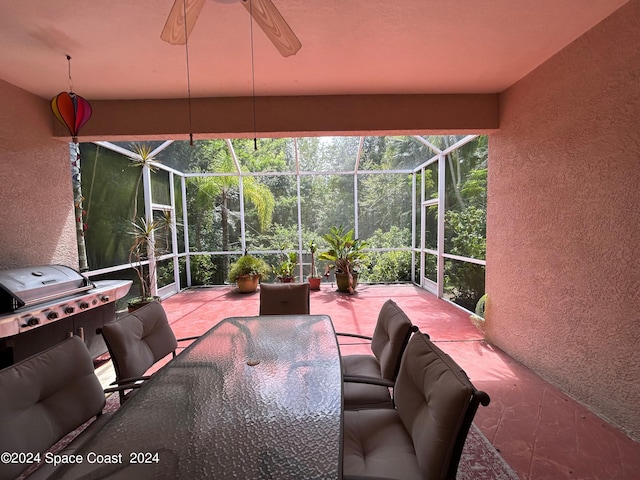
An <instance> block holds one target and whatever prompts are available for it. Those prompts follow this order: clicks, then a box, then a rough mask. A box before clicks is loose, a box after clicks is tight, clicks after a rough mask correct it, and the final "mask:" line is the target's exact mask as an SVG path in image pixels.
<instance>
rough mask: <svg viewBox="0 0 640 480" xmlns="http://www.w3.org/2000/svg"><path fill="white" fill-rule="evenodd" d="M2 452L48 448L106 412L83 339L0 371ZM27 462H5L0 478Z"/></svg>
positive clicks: (66, 341) (70, 339) (100, 389)
mask: <svg viewBox="0 0 640 480" xmlns="http://www.w3.org/2000/svg"><path fill="white" fill-rule="evenodd" d="M0 385H1V388H0V425H1V429H2V430H1V433H0V452H44V451H46V450H47V449H48V448H49V447H51V446H52V445H53V444H54V443H56V442H57V441H58V440H60V439H61V438H62V437H63V436H65V435H66V434H67V433H69V432H71V431H73V430H75V429H76V428H77V427H79V426H80V425H82V424H83V423H85V422H86V421H87V420H89V419H90V418H91V417H94V416H96V415H98V414H100V412H101V411H102V408H103V407H104V404H105V396H104V392H103V391H102V386H101V385H100V382H99V381H98V378H97V377H96V375H95V373H94V370H93V361H92V359H91V355H90V354H89V351H88V350H87V347H86V345H85V344H84V342H83V341H82V340H81V339H80V338H79V337H76V336H74V337H71V338H69V339H67V340H64V341H63V342H61V343H59V344H57V345H55V346H53V347H51V348H49V349H48V350H45V351H44V352H42V353H40V354H38V355H34V356H33V357H29V358H27V359H25V360H23V361H21V362H18V363H16V364H15V365H12V366H10V367H7V368H5V369H3V370H2V371H0ZM28 466H29V465H24V464H22V465H18V464H5V465H2V468H1V469H0V479H9V478H14V477H15V476H16V475H17V474H19V473H20V472H21V471H22V470H24V469H25V468H26V467H28Z"/></svg>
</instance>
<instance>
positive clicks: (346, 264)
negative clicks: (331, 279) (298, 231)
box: [318, 226, 367, 293]
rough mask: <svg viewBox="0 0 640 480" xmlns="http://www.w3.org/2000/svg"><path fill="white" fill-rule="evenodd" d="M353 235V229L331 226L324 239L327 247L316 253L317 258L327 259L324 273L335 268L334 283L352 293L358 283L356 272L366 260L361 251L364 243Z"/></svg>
mask: <svg viewBox="0 0 640 480" xmlns="http://www.w3.org/2000/svg"><path fill="white" fill-rule="evenodd" d="M353 237H354V230H353V229H351V230H349V231H348V232H345V231H344V227H343V226H339V227H331V230H330V232H329V233H327V234H326V235H323V237H322V238H323V239H324V241H325V242H326V243H327V245H328V246H329V249H328V250H327V251H325V252H322V253H321V254H320V255H318V259H319V260H327V261H328V262H329V264H328V265H327V268H326V271H325V275H328V274H329V271H330V270H332V269H333V270H335V274H336V284H337V285H338V290H339V291H340V292H349V293H354V292H355V290H356V287H357V285H358V272H359V271H360V268H361V267H362V266H363V264H364V262H365V261H366V258H367V257H366V254H365V253H364V252H363V249H364V247H365V246H366V243H365V242H364V241H362V240H358V239H357V238H353Z"/></svg>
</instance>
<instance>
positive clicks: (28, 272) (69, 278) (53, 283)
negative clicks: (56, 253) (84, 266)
mask: <svg viewBox="0 0 640 480" xmlns="http://www.w3.org/2000/svg"><path fill="white" fill-rule="evenodd" d="M91 288H93V284H92V283H91V282H90V281H89V280H88V279H87V278H86V277H84V276H82V275H81V274H80V273H78V272H76V271H75V270H74V269H72V268H69V267H66V266H64V265H41V266H32V267H23V268H15V269H10V270H0V313H7V312H12V311H14V310H16V309H18V308H21V307H24V306H27V305H35V304H37V303H41V302H44V301H47V300H52V299H54V298H60V297H64V296H68V295H74V294H76V293H78V292H83V291H86V290H89V289H91Z"/></svg>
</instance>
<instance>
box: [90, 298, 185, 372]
mask: <svg viewBox="0 0 640 480" xmlns="http://www.w3.org/2000/svg"><path fill="white" fill-rule="evenodd" d="M102 335H103V336H104V340H105V342H106V344H107V347H108V348H109V353H110V354H111V358H112V359H113V362H114V367H115V369H116V375H117V378H118V380H124V379H128V378H136V377H140V376H141V375H144V373H145V372H146V371H147V370H148V369H149V367H151V366H152V365H153V364H154V363H155V362H157V361H158V360H160V359H162V358H164V357H166V356H167V355H168V354H170V353H172V352H174V351H175V350H176V348H177V347H178V341H177V340H176V336H175V335H174V333H173V330H171V326H170V325H169V321H168V320H167V315H166V313H165V311H164V308H162V305H160V302H151V303H149V304H148V305H145V306H144V307H141V308H139V309H137V310H135V311H134V312H132V313H129V314H128V315H125V316H124V317H121V318H119V319H117V320H114V321H112V322H109V323H105V324H104V326H103V327H102Z"/></svg>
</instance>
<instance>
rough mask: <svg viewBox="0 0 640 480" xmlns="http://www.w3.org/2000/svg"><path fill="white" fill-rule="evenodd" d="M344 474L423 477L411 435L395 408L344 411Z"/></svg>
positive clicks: (408, 477)
mask: <svg viewBox="0 0 640 480" xmlns="http://www.w3.org/2000/svg"><path fill="white" fill-rule="evenodd" d="M344 452H345V454H344V458H343V465H344V475H345V477H346V476H381V477H388V478H402V479H407V480H414V479H415V480H422V478H423V477H422V472H421V471H420V467H419V466H418V461H417V458H416V453H415V450H414V448H413V443H412V441H411V437H410V436H409V434H408V433H407V431H406V429H405V428H404V426H403V425H402V422H401V421H400V417H399V416H398V412H397V411H396V410H393V409H373V410H371V409H369V410H351V411H349V410H347V411H345V412H344Z"/></svg>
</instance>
